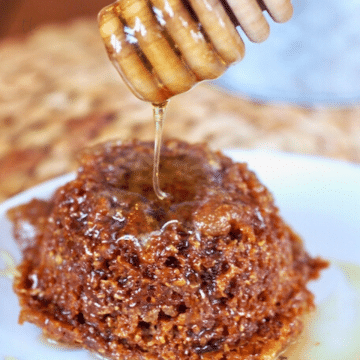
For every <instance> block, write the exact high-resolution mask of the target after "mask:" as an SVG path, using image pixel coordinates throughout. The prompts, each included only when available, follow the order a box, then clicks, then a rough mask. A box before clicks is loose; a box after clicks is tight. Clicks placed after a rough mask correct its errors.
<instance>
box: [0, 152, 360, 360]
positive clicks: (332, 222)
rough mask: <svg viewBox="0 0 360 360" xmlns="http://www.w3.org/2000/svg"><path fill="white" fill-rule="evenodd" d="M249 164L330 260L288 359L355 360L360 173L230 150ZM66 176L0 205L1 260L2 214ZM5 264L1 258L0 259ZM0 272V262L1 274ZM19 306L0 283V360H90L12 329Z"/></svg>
mask: <svg viewBox="0 0 360 360" xmlns="http://www.w3.org/2000/svg"><path fill="white" fill-rule="evenodd" d="M227 154H228V155H230V156H231V157H232V158H233V159H234V160H236V161H246V162H248V163H249V166H250V168H251V169H253V170H254V171H255V172H256V173H257V174H258V176H259V177H260V179H261V181H262V182H263V183H264V184H265V185H266V186H267V187H268V188H269V189H270V190H271V191H272V193H273V194H274V197H275V200H276V203H277V205H278V206H279V208H280V209H281V213H282V214H283V217H284V218H285V219H286V220H287V221H288V222H289V223H290V224H291V225H292V227H293V228H294V229H295V231H297V232H298V233H299V234H300V235H301V236H302V237H303V239H304V241H305V244H306V248H307V249H308V251H309V252H310V253H311V254H312V255H314V256H316V255H321V256H322V257H324V258H327V259H330V260H332V265H331V267H330V269H328V270H326V271H324V272H323V276H322V277H321V279H320V280H319V281H316V282H313V283H311V289H312V291H313V292H314V293H315V296H316V303H317V304H318V311H317V313H316V314H315V315H314V316H313V317H312V318H311V321H310V322H309V326H308V327H307V328H306V330H305V332H304V335H303V336H302V338H303V339H302V341H300V343H299V344H298V346H297V349H292V350H291V353H289V352H288V353H287V354H286V356H288V359H289V360H290V359H291V360H295V359H296V360H339V359H341V360H355V359H360V305H359V304H360V246H359V240H360V167H359V166H356V165H352V164H348V163H345V162H337V161H331V160H326V159H323V158H314V157H305V156H298V155H286V154H276V153H275V154H274V153H265V152H254V151H243V150H231V151H227ZM71 178H73V175H66V176H64V177H61V178H57V179H55V180H52V181H49V182H46V183H44V184H41V185H39V186H37V187H35V188H33V189H30V190H28V191H26V192H24V193H22V194H20V195H18V196H15V197H14V198H12V199H10V200H8V201H6V202H4V203H3V204H1V205H0V229H1V235H0V249H1V255H2V257H4V255H6V254H11V256H12V257H13V258H15V260H16V261H19V259H20V253H19V250H18V249H17V247H16V244H15V243H14V240H13V238H12V235H11V224H10V223H9V221H8V220H7V219H6V215H5V214H6V211H7V210H8V209H9V208H11V207H13V206H15V205H17V204H20V203H23V202H26V201H29V200H30V199H32V198H33V197H38V198H47V197H49V196H50V194H51V193H52V192H53V191H54V190H55V189H56V188H57V187H58V186H59V185H61V184H63V183H65V182H66V181H69V180H70V179H71ZM5 258H6V256H5ZM4 267H5V263H4V260H1V259H0V269H3V268H4ZM18 313H19V306H18V301H17V298H16V296H15V295H14V293H13V291H12V288H11V281H10V279H8V278H6V277H4V276H0V359H1V360H6V359H14V358H15V359H17V360H42V359H44V360H49V359H52V360H69V359H77V360H89V359H90V358H92V355H90V354H89V353H88V352H86V351H83V350H66V349H61V348H60V349H59V348H58V347H56V346H52V345H50V344H46V343H45V342H44V341H43V340H42V341H41V338H40V334H41V332H40V330H39V329H38V328H36V327H35V326H33V325H31V324H25V325H23V326H20V325H18V324H17V317H18Z"/></svg>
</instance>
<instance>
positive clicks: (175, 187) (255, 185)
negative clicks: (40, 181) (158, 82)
mask: <svg viewBox="0 0 360 360" xmlns="http://www.w3.org/2000/svg"><path fill="white" fill-rule="evenodd" d="M152 166H153V143H151V142H140V141H129V142H124V143H121V142H110V143H106V144H102V145H98V146H96V147H94V148H91V149H87V150H85V151H83V152H82V153H81V155H80V156H79V168H78V171H77V176H76V178H75V180H73V181H70V182H69V183H67V184H65V185H64V186H62V187H60V188H59V189H57V190H56V192H55V193H54V195H53V196H52V198H51V199H50V200H49V201H43V200H37V199H34V200H32V201H31V202H29V203H28V204H24V205H21V206H18V207H16V208H14V209H12V210H10V212H9V214H8V216H9V218H10V219H11V220H12V221H13V223H14V236H15V238H16V240H17V241H18V242H19V244H21V248H22V249H23V260H22V263H21V264H20V265H19V268H18V270H19V275H18V276H17V277H16V279H15V282H14V290H15V292H16V294H17V295H18V297H19V301H20V306H21V313H20V318H19V321H20V323H23V322H25V321H28V322H31V323H34V324H36V325H37V326H39V327H41V328H42V330H43V332H44V334H45V336H47V337H49V338H51V339H54V340H56V341H59V342H64V343H68V344H77V345H80V346H83V347H84V348H86V349H89V350H92V351H95V352H97V353H99V354H101V355H103V356H105V357H106V358H109V359H116V360H120V359H121V360H130V359H131V360H150V359H151V360H200V359H202V360H207V359H211V360H214V359H217V360H245V359H246V360H265V359H275V358H276V356H278V355H279V353H281V351H283V350H284V348H285V347H286V346H287V344H289V342H291V341H293V340H294V339H296V337H297V335H298V334H299V333H300V331H301V329H302V318H303V315H304V314H305V313H306V312H308V311H309V310H311V309H312V308H313V307H314V303H313V299H314V298H313V295H312V294H311V293H310V292H309V290H308V289H307V288H306V285H307V283H308V282H309V281H310V280H312V279H316V278H317V277H318V276H319V273H320V270H321V269H323V268H324V267H326V265H327V263H326V262H325V261H323V260H321V259H320V258H312V257H310V256H309V255H308V254H307V252H306V251H305V249H304V246H303V243H302V241H301V239H300V238H299V237H298V236H297V235H296V234H295V233H294V232H293V231H292V230H291V228H290V227H289V226H288V225H287V224H286V223H285V222H284V220H283V219H282V218H281V216H280V215H279V211H278V209H277V207H276V206H275V205H274V200H273V197H272V195H271V193H270V192H269V191H268V190H267V189H266V187H265V186H264V185H262V184H261V183H260V182H259V180H258V179H257V177H256V175H255V174H254V173H253V172H251V171H250V170H249V169H248V167H247V165H246V164H243V163H234V162H233V161H232V160H231V159H230V158H228V157H226V156H224V155H223V154H222V153H220V152H212V151H210V150H209V149H208V148H207V147H206V146H205V145H203V144H196V145H190V144H187V143H185V142H180V141H175V140H169V141H167V142H165V143H164V144H163V148H162V153H161V163H160V184H161V188H162V190H163V191H165V192H166V193H167V194H168V197H167V198H166V199H165V200H159V199H158V198H157V197H156V196H155V193H154V191H153V187H152ZM29 229H31V231H29Z"/></svg>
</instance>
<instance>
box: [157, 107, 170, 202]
mask: <svg viewBox="0 0 360 360" xmlns="http://www.w3.org/2000/svg"><path fill="white" fill-rule="evenodd" d="M167 103H168V101H165V102H163V103H161V104H153V117H154V122H155V141H154V161H153V188H154V192H155V194H156V196H157V197H158V198H159V199H160V200H164V199H166V198H167V197H168V196H169V195H168V194H166V193H165V192H164V191H162V190H161V188H160V181H159V165H160V153H161V143H162V133H163V125H164V120H165V111H166V105H167Z"/></svg>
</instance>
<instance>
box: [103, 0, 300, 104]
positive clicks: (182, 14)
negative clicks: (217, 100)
mask: <svg viewBox="0 0 360 360" xmlns="http://www.w3.org/2000/svg"><path fill="white" fill-rule="evenodd" d="M263 10H266V11H267V12H268V13H269V14H270V16H271V17H272V19H273V20H274V21H276V22H285V21H287V20H289V19H290V17H291V16H292V11H293V10H292V5H291V3H290V0H118V1H116V2H115V3H113V4H111V5H109V6H107V7H105V8H104V9H102V10H101V12H100V13H99V16H98V20H99V27H100V33H101V36H102V38H103V40H104V42H105V46H106V49H107V51H108V54H109V57H110V59H111V61H112V62H113V64H114V65H115V67H116V69H117V70H118V71H119V73H120V75H121V76H122V77H123V79H124V81H125V82H126V83H127V84H128V86H129V87H130V88H131V90H132V91H133V93H134V94H135V95H136V96H137V97H138V98H140V99H142V100H145V101H149V102H151V103H153V104H161V103H163V102H165V101H166V100H167V99H169V98H170V97H172V96H174V95H176V94H179V93H182V92H185V91H187V90H189V89H190V88H191V87H193V86H194V85H195V84H197V83H198V82H199V81H202V80H206V79H215V78H217V77H219V76H220V75H221V74H223V73H224V72H225V70H226V69H227V68H228V67H229V66H230V65H231V64H233V63H235V62H238V61H240V60H241V59H242V58H243V56H244V51H245V48H244V43H243V41H242V39H241V36H240V34H239V32H238V29H239V28H241V29H242V30H243V32H244V33H245V34H246V36H247V37H248V38H249V39H250V40H251V41H253V42H262V41H264V40H265V39H266V38H267V37H268V35H269V24H268V23H267V21H266V19H265V17H264V15H263Z"/></svg>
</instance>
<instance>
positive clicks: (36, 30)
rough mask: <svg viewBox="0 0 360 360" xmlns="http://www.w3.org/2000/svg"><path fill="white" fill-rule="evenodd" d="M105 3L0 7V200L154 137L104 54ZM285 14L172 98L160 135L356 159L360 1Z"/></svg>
mask: <svg viewBox="0 0 360 360" xmlns="http://www.w3.org/2000/svg"><path fill="white" fill-rule="evenodd" d="M109 3H110V1H107V0H92V1H90V0H89V1H84V0H82V1H80V0H72V1H59V0H11V1H9V0H0V128H1V131H0V200H4V199H6V198H8V197H9V196H12V195H13V194H16V193H18V192H19V191H22V190H24V189H26V188H28V187H30V186H32V185H34V184H37V183H39V182H41V181H44V180H45V179H49V178H52V177H55V176H57V175H60V174H63V173H66V172H68V171H71V170H72V169H74V167H75V166H76V165H75V164H76V154H77V153H78V152H79V151H80V149H81V148H83V147H84V146H88V145H92V144H95V143H98V142H100V141H107V140H109V139H113V138H120V139H125V138H133V137H137V138H140V139H144V140H153V138H154V126H153V123H152V113H151V106H150V105H149V104H147V103H144V102H142V101H140V100H138V99H137V98H135V96H134V95H133V94H132V93H131V92H130V91H129V90H128V88H127V87H126V86H125V85H124V83H123V81H122V80H121V78H120V76H119V75H118V74H117V72H116V71H115V69H114V68H113V66H112V64H111V63H110V61H109V60H108V58H107V55H106V53H105V49H104V45H103V43H102V40H101V38H100V35H99V31H98V27H97V22H96V15H97V13H98V11H99V10H100V9H101V8H102V7H104V6H105V5H108V4H109ZM293 6H294V9H295V13H294V17H293V19H292V20H290V21H289V22H288V23H286V24H281V25H278V24H274V23H273V22H272V21H271V20H269V21H270V27H271V35H270V37H269V39H268V40H267V41H266V42H264V43H262V44H252V43H249V42H248V41H246V40H245V37H244V40H245V42H246V56H245V59H244V60H243V61H242V62H240V63H239V64H237V65H236V66H233V67H232V68H230V69H229V70H228V72H227V73H226V74H225V75H224V76H222V77H221V78H220V79H219V80H217V81H215V82H210V83H209V82H208V83H203V84H200V85H199V86H197V87H196V88H194V89H192V90H191V91H190V92H188V93H185V94H182V95H179V96H176V97H175V98H173V99H172V100H171V101H170V105H169V108H168V113H167V119H166V123H165V127H164V136H165V138H166V137H167V138H169V137H175V136H176V137H178V138H181V139H185V140H188V141H190V142H204V141H205V142H207V143H208V144H209V145H210V147H212V148H215V149H219V148H220V149H224V148H246V149H257V150H262V151H282V152H293V153H301V154H307V155H312V156H323V157H328V158H332V159H340V160H344V161H351V162H355V163H360V27H359V21H360V2H359V1H358V0H347V1H346V2H339V1H335V0H326V1H325V0H317V1H310V0H301V1H300V0H293Z"/></svg>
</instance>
